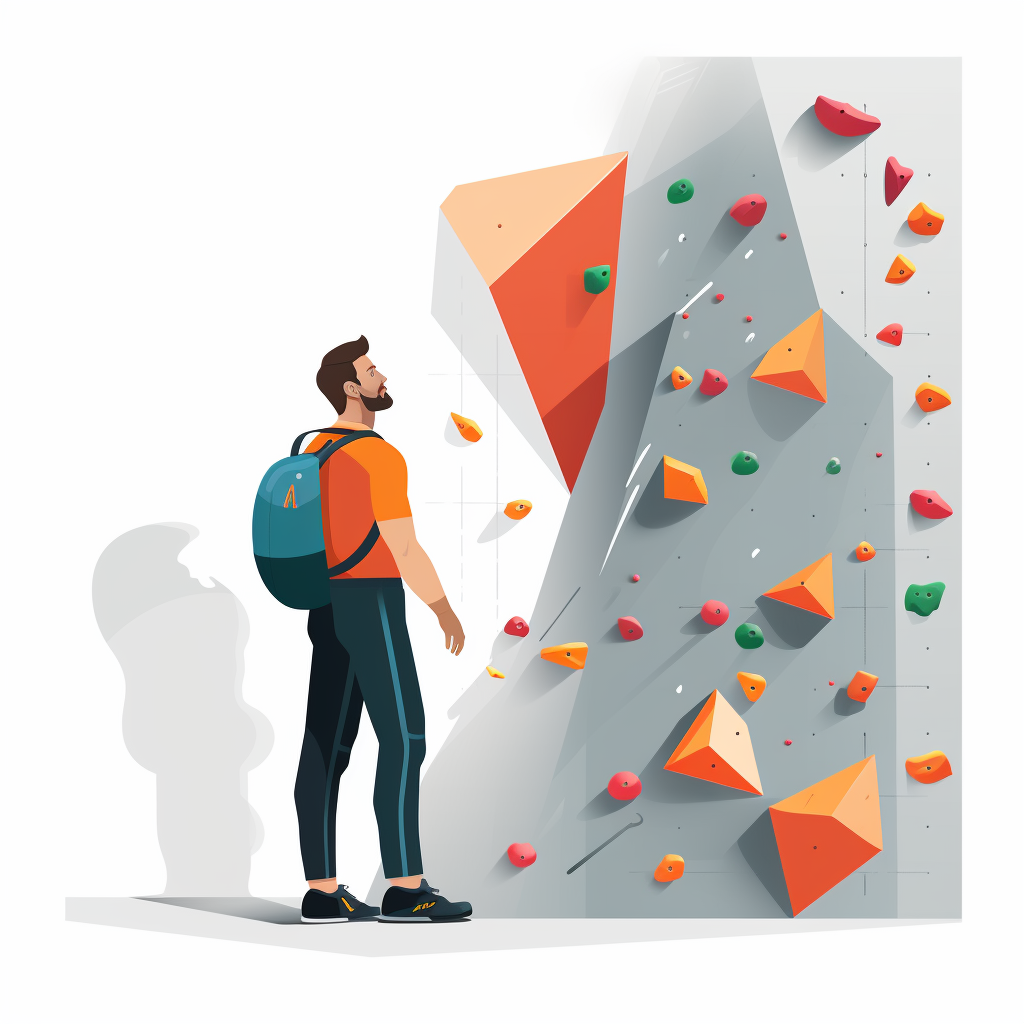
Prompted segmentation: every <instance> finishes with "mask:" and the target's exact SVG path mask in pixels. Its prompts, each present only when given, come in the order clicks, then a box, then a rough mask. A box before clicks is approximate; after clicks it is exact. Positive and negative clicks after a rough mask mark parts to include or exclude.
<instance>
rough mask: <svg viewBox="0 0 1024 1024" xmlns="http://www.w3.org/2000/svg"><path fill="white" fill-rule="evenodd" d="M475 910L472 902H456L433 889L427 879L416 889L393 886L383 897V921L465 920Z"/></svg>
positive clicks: (381, 917) (421, 880)
mask: <svg viewBox="0 0 1024 1024" xmlns="http://www.w3.org/2000/svg"><path fill="white" fill-rule="evenodd" d="M472 913H473V907H472V905H471V904H469V903H466V902H465V901H463V902H462V903H452V902H451V901H450V900H446V899H445V898H444V897H443V896H440V895H438V891H437V889H431V888H430V886H429V885H428V884H427V880H426V879H425V878H422V879H420V884H419V886H418V887H417V888H415V889H404V888H402V887H401V886H400V885H393V886H391V888H390V889H388V891H387V892H386V893H384V898H383V899H382V900H381V914H380V917H379V918H378V920H380V921H398V922H401V923H403V924H405V923H411V922H414V921H461V920H463V919H464V918H467V917H469V915H470V914H472Z"/></svg>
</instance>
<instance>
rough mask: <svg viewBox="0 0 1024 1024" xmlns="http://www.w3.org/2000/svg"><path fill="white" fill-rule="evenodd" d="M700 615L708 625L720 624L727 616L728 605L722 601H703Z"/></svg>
mask: <svg viewBox="0 0 1024 1024" xmlns="http://www.w3.org/2000/svg"><path fill="white" fill-rule="evenodd" d="M700 617H701V618H702V619H703V620H704V621H705V622H706V623H707V624H708V625H709V626H721V625H722V623H724V622H725V621H726V620H727V619H728V618H729V606H728V605H727V604H724V603H723V602H722V601H705V602H704V607H703V608H701V610H700Z"/></svg>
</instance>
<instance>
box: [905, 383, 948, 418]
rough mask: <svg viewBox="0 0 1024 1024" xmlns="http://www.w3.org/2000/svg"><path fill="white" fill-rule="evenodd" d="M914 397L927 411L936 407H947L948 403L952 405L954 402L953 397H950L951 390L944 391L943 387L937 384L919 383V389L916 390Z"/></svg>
mask: <svg viewBox="0 0 1024 1024" xmlns="http://www.w3.org/2000/svg"><path fill="white" fill-rule="evenodd" d="M914 397H915V398H916V399H917V404H918V405H919V406H920V407H921V408H922V409H924V411H925V412H931V411H932V410H934V409H945V408H946V406H947V405H952V403H953V399H952V398H950V397H949V392H948V391H943V389H942V388H940V387H938V386H937V385H935V384H921V385H919V386H918V389H917V390H916V391H915V392H914Z"/></svg>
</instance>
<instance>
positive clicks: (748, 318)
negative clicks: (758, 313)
mask: <svg viewBox="0 0 1024 1024" xmlns="http://www.w3.org/2000/svg"><path fill="white" fill-rule="evenodd" d="M753 319H754V318H753V317H752V316H748V317H747V323H748V324H749V323H750V321H751V320H753Z"/></svg>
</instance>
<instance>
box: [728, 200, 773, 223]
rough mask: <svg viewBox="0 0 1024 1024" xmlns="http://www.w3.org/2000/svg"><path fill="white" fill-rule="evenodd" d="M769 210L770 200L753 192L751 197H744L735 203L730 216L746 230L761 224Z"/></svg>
mask: <svg viewBox="0 0 1024 1024" xmlns="http://www.w3.org/2000/svg"><path fill="white" fill-rule="evenodd" d="M767 209H768V200H767V199H765V197H764V196H762V195H758V194H757V193H756V192H752V193H751V194H750V195H749V196H742V197H741V198H739V199H737V200H736V202H735V203H733V206H732V209H731V210H730V211H729V216H730V217H732V219H733V220H734V221H736V222H737V223H739V224H742V225H743V226H744V227H745V228H752V227H754V226H755V225H756V224H760V223H761V221H762V220H763V219H764V214H765V210H767Z"/></svg>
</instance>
